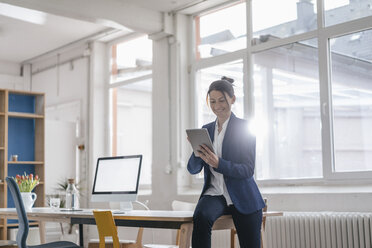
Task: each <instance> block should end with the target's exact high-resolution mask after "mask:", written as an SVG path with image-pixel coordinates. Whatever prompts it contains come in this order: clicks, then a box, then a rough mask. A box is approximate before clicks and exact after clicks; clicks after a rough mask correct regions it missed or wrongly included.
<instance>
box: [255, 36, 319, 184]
mask: <svg viewBox="0 0 372 248" xmlns="http://www.w3.org/2000/svg"><path fill="white" fill-rule="evenodd" d="M306 43H307V44H316V43H317V41H316V40H315V39H314V40H309V41H307V42H306ZM307 44H304V43H294V44H291V45H287V46H283V47H278V48H273V49H270V50H266V51H264V52H260V53H257V54H254V55H253V61H254V75H253V80H254V101H255V121H254V123H253V125H252V131H253V132H254V133H255V134H256V142H257V144H256V154H257V158H256V170H257V178H258V179H285V178H318V177H321V176H322V156H321V155H322V153H321V129H320V123H321V122H320V108H319V80H318V57H317V54H318V49H317V47H316V46H311V45H307Z"/></svg>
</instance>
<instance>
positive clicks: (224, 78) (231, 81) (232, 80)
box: [221, 76, 234, 84]
mask: <svg viewBox="0 0 372 248" xmlns="http://www.w3.org/2000/svg"><path fill="white" fill-rule="evenodd" d="M221 80H225V81H227V82H229V83H230V84H232V83H234V79H232V78H228V77H225V76H223V77H222V78H221Z"/></svg>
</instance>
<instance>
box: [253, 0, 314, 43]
mask: <svg viewBox="0 0 372 248" xmlns="http://www.w3.org/2000/svg"><path fill="white" fill-rule="evenodd" d="M252 25H253V37H254V38H256V39H255V41H254V42H253V44H257V43H260V42H265V41H267V38H268V35H269V37H271V38H284V37H288V36H291V35H295V34H300V33H305V32H308V31H312V30H315V29H316V28H317V15H316V1H315V0H285V1H278V0H253V1H252Z"/></svg>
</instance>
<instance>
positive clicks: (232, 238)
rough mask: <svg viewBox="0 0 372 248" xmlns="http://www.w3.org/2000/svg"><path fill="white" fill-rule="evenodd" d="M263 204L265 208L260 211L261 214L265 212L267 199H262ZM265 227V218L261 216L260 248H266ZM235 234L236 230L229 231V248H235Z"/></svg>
mask: <svg viewBox="0 0 372 248" xmlns="http://www.w3.org/2000/svg"><path fill="white" fill-rule="evenodd" d="M264 202H265V207H264V208H263V209H262V213H264V212H267V199H266V198H264ZM265 227H266V216H263V217H262V225H261V248H264V247H266V245H265V244H264V241H265V240H264V234H265ZM235 234H236V229H235V228H234V229H231V234H230V237H231V243H230V244H231V248H235Z"/></svg>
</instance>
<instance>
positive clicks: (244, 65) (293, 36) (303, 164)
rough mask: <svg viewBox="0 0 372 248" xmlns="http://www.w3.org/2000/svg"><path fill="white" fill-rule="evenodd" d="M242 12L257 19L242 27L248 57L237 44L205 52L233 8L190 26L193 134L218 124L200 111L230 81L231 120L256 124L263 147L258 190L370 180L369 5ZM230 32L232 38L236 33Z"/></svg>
mask: <svg viewBox="0 0 372 248" xmlns="http://www.w3.org/2000/svg"><path fill="white" fill-rule="evenodd" d="M246 3H247V4H249V5H248V6H246V7H247V8H246V9H247V10H249V12H250V13H252V16H246V21H245V22H246V24H244V27H248V28H247V30H248V31H249V32H251V33H247V34H244V37H251V38H252V40H251V41H247V42H246V47H247V49H244V50H241V49H242V48H243V47H244V46H241V45H240V43H239V42H234V43H233V42H230V43H229V49H222V50H223V52H220V53H212V51H214V50H213V49H214V48H217V47H218V46H217V44H218V45H219V43H208V46H205V45H203V44H206V43H202V42H201V40H203V39H204V38H205V37H208V35H203V32H204V31H203V32H202V30H213V28H218V27H219V25H215V26H217V27H213V25H212V23H217V22H216V21H209V22H208V21H206V20H208V18H211V20H212V15H213V16H219V15H222V14H223V13H227V12H229V11H234V9H233V8H234V6H228V5H227V6H225V7H223V8H221V7H219V8H218V9H215V10H213V11H210V10H209V11H208V12H207V13H203V14H201V15H199V16H198V17H196V18H195V19H194V20H195V27H196V30H195V33H196V35H195V37H196V40H195V41H194V43H196V44H197V47H196V51H197V52H196V57H195V61H194V63H193V69H194V70H193V71H194V72H195V74H194V78H195V81H194V83H195V93H196V95H195V97H196V98H197V100H198V105H197V106H196V112H195V117H196V119H197V120H198V122H197V124H199V126H200V125H201V124H203V123H206V122H208V121H210V120H211V119H212V117H213V116H211V115H209V113H210V111H209V109H208V108H207V106H206V104H204V103H205V94H206V89H207V87H208V85H209V84H210V83H211V82H212V81H213V80H216V79H218V78H219V77H220V76H222V75H226V76H229V73H230V74H231V75H233V77H234V76H235V77H237V79H236V81H239V82H242V84H241V85H239V87H237V88H236V92H237V94H238V95H237V96H238V98H239V104H237V106H236V107H238V109H235V110H234V111H235V112H237V113H239V114H238V115H240V116H245V117H247V118H248V119H249V120H250V123H251V126H250V128H251V131H252V132H254V133H255V135H256V138H257V139H256V140H257V149H256V151H257V153H256V178H257V179H258V180H262V181H267V182H268V183H282V182H284V183H288V182H294V183H297V182H299V183H304V182H308V183H313V182H319V181H322V182H323V181H332V180H334V179H336V180H340V179H341V180H351V178H352V179H365V178H372V131H371V128H370V127H371V126H372V100H371V99H372V73H371V71H372V45H371V44H372V43H371V41H372V2H371V1H370V0H357V1H356V0H341V1H335V0H288V1H274V0H252V1H246ZM240 4H241V5H242V6H243V3H240ZM318 4H319V6H317V5H318ZM283 10H285V11H283ZM320 10H321V11H320ZM235 11H237V10H235ZM240 11H243V10H240ZM319 12H322V13H319ZM236 13H238V12H236ZM241 13H243V12H241ZM236 16H237V18H240V16H241V15H239V14H236ZM224 29H228V31H227V32H225V33H233V32H234V31H233V28H232V26H224V28H223V30H224ZM221 30H222V29H221ZM215 33H216V32H215ZM211 34H213V33H211ZM201 37H202V39H201ZM234 37H237V36H234ZM241 37H243V36H241ZM204 48H208V49H206V51H205V52H203V49H204ZM216 51H217V50H216ZM198 52H199V53H198ZM207 57H208V58H207ZM240 111H241V112H240ZM305 179H306V180H305Z"/></svg>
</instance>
